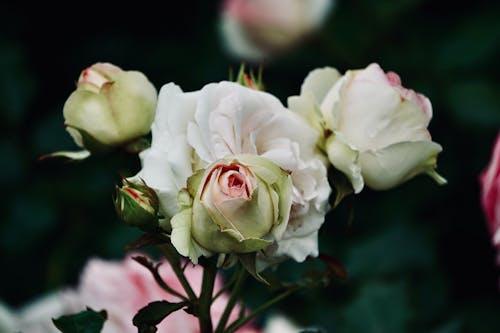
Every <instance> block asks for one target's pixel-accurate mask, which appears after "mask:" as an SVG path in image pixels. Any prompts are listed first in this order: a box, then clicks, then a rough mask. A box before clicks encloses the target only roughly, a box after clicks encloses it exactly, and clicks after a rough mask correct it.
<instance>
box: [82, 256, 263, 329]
mask: <svg viewBox="0 0 500 333" xmlns="http://www.w3.org/2000/svg"><path fill="white" fill-rule="evenodd" d="M132 256H133V255H129V256H128V257H126V258H125V259H124V260H123V261H121V262H112V261H105V260H102V259H92V260H90V261H89V263H88V264H87V266H86V267H85V269H84V271H83V274H82V276H81V280H80V286H79V288H78V295H79V298H80V302H81V304H82V309H83V307H84V306H89V307H91V308H92V309H94V310H101V309H105V310H106V311H107V313H108V319H107V321H106V322H105V324H104V329H103V333H128V332H130V333H136V332H137V328H136V327H135V326H134V325H133V324H132V318H133V317H134V315H135V314H136V313H137V311H138V310H139V309H141V308H142V307H144V306H146V305H147V304H148V303H150V302H153V301H159V300H167V301H169V302H178V301H179V299H178V298H177V297H176V296H173V295H171V294H168V293H167V292H165V291H164V290H163V289H161V288H160V287H159V286H158V284H157V283H156V282H155V281H154V279H153V276H152V274H151V273H150V272H149V271H148V270H147V269H146V268H145V267H143V266H141V265H140V264H139V263H137V262H135V261H134V260H133V259H132ZM159 272H160V275H161V276H162V278H163V280H164V281H165V282H166V283H167V284H168V285H169V286H170V287H171V288H172V289H174V290H176V291H178V292H179V293H181V294H183V295H185V292H184V290H183V288H182V286H181V284H180V282H179V281H178V280H177V277H176V276H175V274H174V272H173V271H172V269H171V267H170V265H169V264H168V263H167V262H164V263H163V264H162V265H161V266H160V268H159ZM184 272H185V274H186V277H187V279H188V281H189V282H190V284H191V286H192V287H193V290H194V292H195V293H196V294H199V293H200V289H201V281H202V275H203V269H202V268H201V267H200V266H192V265H188V267H187V268H186V270H185V271H184ZM221 287H222V280H221V279H220V277H218V278H217V280H216V282H215V289H214V292H217V291H218V290H220V289H221ZM227 301H228V296H227V295H221V296H219V297H218V298H217V300H216V301H215V302H214V303H213V305H212V309H211V314H212V320H213V323H214V327H215V325H217V322H218V321H219V320H220V318H221V316H222V313H223V311H224V308H225V306H226V303H227ZM238 311H239V309H238V308H237V307H235V310H234V311H233V313H232V315H231V317H230V319H229V322H232V321H233V320H235V319H236V318H237V314H238ZM199 331H200V330H199V327H198V319H197V318H196V317H194V316H193V315H190V314H188V313H186V312H185V311H182V310H179V311H176V312H174V313H172V314H170V315H169V316H168V317H166V318H165V319H164V320H163V321H162V322H161V323H160V324H159V325H158V332H159V333H163V332H182V333H184V332H185V333H197V332H199ZM238 332H240V333H257V332H258V330H256V329H254V328H252V327H251V326H249V325H247V326H246V327H243V328H241V329H240V330H238Z"/></svg>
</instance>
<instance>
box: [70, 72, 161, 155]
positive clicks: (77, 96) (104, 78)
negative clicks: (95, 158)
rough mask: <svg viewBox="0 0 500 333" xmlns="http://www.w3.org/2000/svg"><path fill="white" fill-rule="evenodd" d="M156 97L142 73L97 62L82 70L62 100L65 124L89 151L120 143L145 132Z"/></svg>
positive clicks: (148, 128) (78, 143)
mask: <svg viewBox="0 0 500 333" xmlns="http://www.w3.org/2000/svg"><path fill="white" fill-rule="evenodd" d="M156 101H157V94H156V89H155V87H154V86H153V85H152V84H151V82H149V81H148V79H147V78H146V77H145V76H144V75H143V74H142V73H140V72H137V71H123V70H122V69H121V68H119V67H117V66H114V65H112V64H108V63H97V64H94V65H92V66H91V67H89V68H86V69H85V70H83V71H82V73H81V74H80V77H79V79H78V83H77V89H76V91H74V92H73V93H72V94H71V95H70V97H69V98H68V100H67V101H66V103H65V104H64V119H65V125H66V128H67V130H68V132H69V133H70V134H71V136H72V137H73V139H74V140H75V142H76V144H77V145H79V146H81V147H85V148H86V149H88V150H90V151H98V150H104V149H106V148H109V147H113V146H120V145H124V144H127V143H129V142H131V141H133V140H135V139H137V138H139V137H141V136H143V135H145V134H147V133H148V132H149V130H150V128H151V123H152V121H153V118H154V113H155V109H156Z"/></svg>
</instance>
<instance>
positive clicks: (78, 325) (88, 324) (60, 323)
mask: <svg viewBox="0 0 500 333" xmlns="http://www.w3.org/2000/svg"><path fill="white" fill-rule="evenodd" d="M106 318H107V314H106V311H104V310H102V311H99V312H96V311H94V310H92V309H91V308H87V310H85V311H82V312H80V313H76V314H72V315H66V316H62V317H59V318H57V319H52V322H53V323H54V325H55V326H56V327H57V329H59V331H61V332H63V333H99V332H101V330H102V327H103V326H104V321H105V320H106Z"/></svg>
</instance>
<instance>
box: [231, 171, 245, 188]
mask: <svg viewBox="0 0 500 333" xmlns="http://www.w3.org/2000/svg"><path fill="white" fill-rule="evenodd" d="M244 184H245V183H244V181H243V179H241V178H240V177H239V176H237V175H235V174H232V175H231V176H229V178H228V179H227V186H228V187H229V188H237V189H241V187H243V185H244Z"/></svg>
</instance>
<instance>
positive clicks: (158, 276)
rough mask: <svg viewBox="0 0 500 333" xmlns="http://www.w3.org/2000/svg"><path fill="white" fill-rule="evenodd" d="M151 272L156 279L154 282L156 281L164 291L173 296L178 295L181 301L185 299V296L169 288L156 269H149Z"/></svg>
mask: <svg viewBox="0 0 500 333" xmlns="http://www.w3.org/2000/svg"><path fill="white" fill-rule="evenodd" d="M150 271H151V273H153V277H154V279H155V281H156V283H158V285H159V286H160V287H161V288H163V290H165V291H166V292H168V293H170V294H172V295H174V296H177V297H179V298H180V299H182V300H183V301H187V300H188V299H187V297H186V296H184V295H182V294H181V293H179V292H177V291H175V290H174V289H172V288H170V286H169V285H168V284H166V283H165V281H163V279H162V278H161V276H160V275H159V274H158V271H152V270H150Z"/></svg>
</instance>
